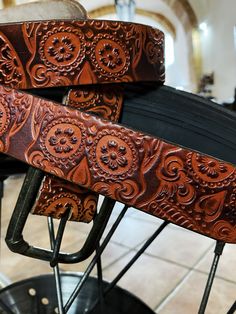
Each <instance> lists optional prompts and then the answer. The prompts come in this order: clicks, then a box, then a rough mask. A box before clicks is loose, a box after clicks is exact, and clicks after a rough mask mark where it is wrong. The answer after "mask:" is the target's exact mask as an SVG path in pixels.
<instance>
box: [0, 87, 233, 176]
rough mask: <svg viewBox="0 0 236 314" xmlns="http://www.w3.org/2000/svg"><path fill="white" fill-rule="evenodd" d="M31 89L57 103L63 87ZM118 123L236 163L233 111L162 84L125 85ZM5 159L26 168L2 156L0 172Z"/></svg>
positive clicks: (20, 167)
mask: <svg viewBox="0 0 236 314" xmlns="http://www.w3.org/2000/svg"><path fill="white" fill-rule="evenodd" d="M114 88H115V87H114ZM30 92H31V93H33V94H35V95H40V96H43V97H46V98H49V99H52V100H56V101H58V102H60V99H62V97H63V94H65V89H54V88H49V89H45V90H40V89H39V90H31V91H30ZM120 123H121V124H124V125H126V126H128V127H131V128H134V129H137V130H140V131H143V132H146V133H149V134H151V135H154V136H156V137H159V138H162V139H164V140H166V141H169V142H172V143H175V144H177V145H180V146H184V147H187V148H191V149H193V150H196V151H199V152H202V153H205V154H208V155H211V156H213V157H216V158H219V159H222V160H225V161H228V162H231V163H233V164H235V165H236V112H234V111H231V110H229V109H226V108H224V107H222V106H220V105H219V104H216V103H213V102H212V101H210V100H207V99H204V98H202V97H200V96H197V95H194V94H191V93H187V92H184V91H179V90H176V89H174V88H172V87H168V86H165V85H164V86H153V85H141V84H140V85H128V84H127V85H126V86H125V98H124V106H123V113H122V116H121V119H120ZM6 162H8V163H9V162H13V163H14V167H11V169H14V168H15V169H16V170H17V167H18V165H19V172H24V171H25V166H24V167H22V164H21V163H20V162H18V161H11V160H10V161H9V158H8V159H4V157H2V159H0V169H1V168H2V172H5V171H4V170H3V169H6V172H7V169H8V167H5V163H6ZM1 164H2V165H3V167H1ZM15 169H14V170H13V171H15ZM16 172H17V171H16ZM4 174H5V173H4ZM10 174H12V171H10V173H9V175H10Z"/></svg>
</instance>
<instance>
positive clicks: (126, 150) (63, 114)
mask: <svg viewBox="0 0 236 314" xmlns="http://www.w3.org/2000/svg"><path fill="white" fill-rule="evenodd" d="M0 92H1V97H4V96H5V97H6V96H8V97H9V98H11V99H15V98H18V99H20V98H21V97H23V96H22V95H24V94H23V93H20V92H16V91H11V90H4V89H3V88H1V90H0ZM31 97H32V102H31V114H30V115H29V116H28V121H27V123H25V124H24V126H23V127H22V128H21V129H18V132H17V133H15V134H14V142H15V143H16V142H21V141H22V138H23V139H24V147H26V150H25V152H24V154H22V152H21V151H20V150H19V149H18V148H17V147H15V146H14V145H9V149H8V151H7V153H8V154H9V155H11V156H14V157H16V158H19V159H22V160H25V161H27V162H28V163H29V164H31V165H33V166H35V167H39V168H40V169H43V170H45V171H47V172H49V173H53V174H55V175H56V176H58V177H61V178H64V179H66V180H68V181H72V182H74V183H75V184H79V185H83V186H84V187H89V189H91V190H92V191H95V192H97V193H101V194H103V195H105V196H108V197H111V198H113V199H116V200H118V201H120V202H123V203H125V204H127V205H130V206H134V207H136V208H138V209H141V210H143V211H147V212H149V213H151V214H153V215H155V216H157V217H160V218H163V219H167V220H169V221H171V222H173V223H176V224H178V225H180V226H183V227H186V228H188V229H191V230H194V231H197V232H199V233H202V234H205V235H207V236H210V237H212V238H215V239H218V240H222V241H226V242H230V243H236V228H235V226H236V214H235V211H232V208H233V207H234V206H235V199H236V195H235V184H236V169H235V167H234V166H233V165H231V164H229V163H226V162H223V161H220V160H217V159H215V158H212V157H210V156H206V155H203V154H200V153H198V152H194V151H190V150H188V149H184V148H181V147H177V146H175V145H173V144H169V143H166V142H164V141H162V140H160V139H157V138H154V137H151V136H149V135H146V134H143V133H140V132H137V131H133V130H131V129H129V128H125V127H123V126H120V125H117V124H115V123H111V122H109V121H105V120H101V119H99V118H98V117H95V116H92V115H89V114H87V113H83V112H79V111H78V110H75V109H72V108H67V107H65V106H60V105H58V104H54V103H52V102H47V101H46V103H45V106H44V112H43V115H42V117H41V118H40V117H39V116H38V115H36V114H35V113H36V112H38V110H39V109H40V108H42V106H41V103H40V101H39V99H38V98H37V97H33V96H31ZM13 108H14V107H10V115H11V117H10V124H11V125H12V124H14V123H15V120H16V119H17V116H15V114H14V110H13ZM52 113H53V119H54V125H52V124H48V123H45V126H44V123H43V124H42V125H40V124H38V123H37V128H38V132H36V131H35V118H36V117H37V119H39V120H40V119H42V118H43V117H44V119H45V117H52ZM64 119H69V120H70V123H71V125H75V123H74V121H76V123H77V124H76V127H79V128H80V130H83V131H81V134H82V133H83V136H82V137H83V138H84V139H86V140H84V142H83V144H82V145H80V147H79V150H80V151H79V153H77V150H76V154H73V155H72V156H70V157H69V158H64V159H63V157H62V159H61V158H59V157H57V156H53V159H52V158H51V156H50V155H49V154H47V153H45V151H44V149H43V147H42V146H41V145H42V144H41V143H43V141H44V140H45V137H44V135H43V132H40V130H41V129H42V128H43V129H44V130H45V129H48V132H50V128H49V126H51V129H53V127H54V126H55V125H57V124H61V123H62V121H64ZM39 120H37V121H39ZM56 121H57V122H56ZM42 122H43V121H42ZM33 130H34V131H33ZM32 131H33V132H32ZM25 134H27V138H24V136H25ZM34 134H38V136H36V137H35V136H34ZM22 135H23V137H22ZM7 136H8V135H6V133H5V135H2V136H1V140H2V141H5V140H6V139H7ZM51 136H52V135H50V137H51ZM50 137H49V138H50ZM147 147H148V148H149V150H148V152H149V153H148V154H147V151H146V149H147ZM61 154H62V155H65V154H67V152H62V153H61ZM70 158H71V159H70ZM67 159H70V162H66V161H67ZM61 160H63V161H64V162H63V163H62V162H61ZM114 160H116V162H117V163H116V162H115V163H114ZM209 163H210V166H212V167H216V170H217V171H216V170H215V172H217V175H216V174H215V172H214V173H212V172H210V173H209V171H208V169H207V168H206V164H207V165H209Z"/></svg>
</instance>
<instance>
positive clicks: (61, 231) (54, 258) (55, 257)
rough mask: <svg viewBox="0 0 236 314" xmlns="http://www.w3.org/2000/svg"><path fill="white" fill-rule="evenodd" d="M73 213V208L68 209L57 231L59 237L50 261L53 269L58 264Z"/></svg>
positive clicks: (55, 241) (55, 242) (68, 207)
mask: <svg viewBox="0 0 236 314" xmlns="http://www.w3.org/2000/svg"><path fill="white" fill-rule="evenodd" d="M70 211H71V206H69V205H68V206H67V207H66V211H65V213H64V215H63V217H62V218H61V220H60V224H59V227H58V231H57V236H56V239H54V244H53V254H52V259H51V261H50V265H51V267H54V266H56V265H57V264H58V257H59V252H60V247H61V241H62V238H63V234H64V231H65V227H66V223H67V221H68V218H69V215H70Z"/></svg>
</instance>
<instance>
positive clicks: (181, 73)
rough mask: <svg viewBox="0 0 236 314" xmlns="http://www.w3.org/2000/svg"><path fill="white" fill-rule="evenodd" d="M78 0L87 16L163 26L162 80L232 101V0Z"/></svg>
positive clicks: (235, 22) (8, 2)
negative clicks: (163, 72)
mask: <svg viewBox="0 0 236 314" xmlns="http://www.w3.org/2000/svg"><path fill="white" fill-rule="evenodd" d="M27 2H33V1H31V0H1V1H0V6H1V8H7V7H10V6H14V5H20V4H23V3H27ZM44 2H45V1H44ZM58 2H68V0H58ZM70 2H71V1H70ZM72 2H78V0H73V1H72ZM79 2H80V3H81V4H82V5H83V6H84V7H85V9H86V10H87V11H88V14H89V16H90V17H91V18H105V19H122V20H133V21H136V22H140V23H144V24H150V25H153V26H155V27H158V28H160V29H162V30H163V31H164V32H165V36H166V48H165V50H166V71H167V76H166V84H167V85H171V86H174V87H176V88H179V89H183V90H187V91H190V92H194V93H198V94H200V95H202V96H204V97H207V98H210V99H213V100H215V101H217V102H218V103H221V104H223V103H233V102H234V99H235V87H236V17H235V12H236V2H235V0H198V1H196V0H147V1H143V0H99V1H97V0H80V1H79Z"/></svg>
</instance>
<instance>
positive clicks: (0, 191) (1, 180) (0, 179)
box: [0, 177, 7, 256]
mask: <svg viewBox="0 0 236 314" xmlns="http://www.w3.org/2000/svg"><path fill="white" fill-rule="evenodd" d="M6 178H7V177H0V256H1V241H2V232H1V230H2V229H1V227H2V199H3V189H4V180H5V179H6Z"/></svg>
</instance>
